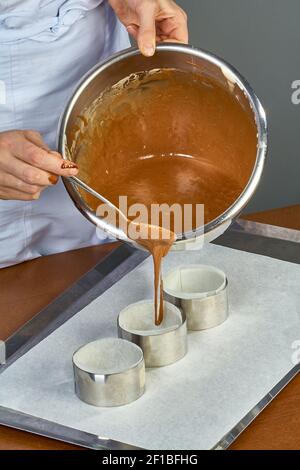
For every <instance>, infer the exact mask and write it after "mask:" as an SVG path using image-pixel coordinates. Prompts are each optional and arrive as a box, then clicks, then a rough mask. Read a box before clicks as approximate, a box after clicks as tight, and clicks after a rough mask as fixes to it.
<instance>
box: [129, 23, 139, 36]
mask: <svg viewBox="0 0 300 470" xmlns="http://www.w3.org/2000/svg"><path fill="white" fill-rule="evenodd" d="M126 29H127V31H128V33H129V34H130V36H132V37H133V39H135V40H137V37H138V31H139V27H138V26H137V25H136V24H129V25H128V26H127V28H126Z"/></svg>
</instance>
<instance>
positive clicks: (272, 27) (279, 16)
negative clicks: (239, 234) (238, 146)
mask: <svg viewBox="0 0 300 470" xmlns="http://www.w3.org/2000/svg"><path fill="white" fill-rule="evenodd" d="M177 3H179V4H180V5H181V6H182V7H183V8H184V9H185V10H186V11H187V13H188V14H189V27H190V44H193V45H194V46H198V47H202V48H203V49H207V50H209V51H211V52H214V53H216V54H217V55H219V56H221V57H222V58H224V59H225V60H227V61H228V62H230V63H231V64H232V65H234V66H235V67H236V68H237V69H238V70H239V71H240V72H241V73H242V74H243V75H244V76H245V78H247V80H248V81H249V82H250V84H251V85H252V87H253V88H254V90H255V92H256V94H257V95H258V97H259V98H260V99H261V101H262V103H263V105H264V107H265V109H266V111H267V115H268V123H269V153H268V159H267V165H266V169H265V173H264V176H263V180H262V182H261V184H260V186H259V189H258V190H257V193H256V194H255V196H254V198H253V200H252V201H251V203H250V204H249V205H248V206H247V209H246V211H245V212H249V211H254V210H263V209H270V208H274V207H283V206H286V205H292V204H298V203H300V184H299V174H300V155H299V149H300V145H299V137H298V136H299V130H300V125H299V124H300V122H299V121H300V105H293V104H292V102H291V95H292V91H293V90H292V88H291V84H292V82H293V81H294V80H299V79H300V1H299V0H178V2H177Z"/></svg>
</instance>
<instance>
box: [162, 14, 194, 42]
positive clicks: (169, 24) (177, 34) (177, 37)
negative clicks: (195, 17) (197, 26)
mask: <svg viewBox="0 0 300 470" xmlns="http://www.w3.org/2000/svg"><path fill="white" fill-rule="evenodd" d="M156 29H157V32H156V34H157V35H158V36H160V37H161V38H162V39H163V40H166V41H167V40H169V41H170V42H175V41H176V42H180V43H185V44H187V43H188V40H189V35H188V21H187V15H186V13H185V12H184V11H183V10H182V9H181V8H179V7H178V6H177V5H176V8H175V10H174V12H173V13H172V14H171V15H170V16H165V17H164V18H162V19H161V20H159V21H157V28H156Z"/></svg>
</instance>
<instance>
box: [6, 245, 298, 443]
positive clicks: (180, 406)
mask: <svg viewBox="0 0 300 470" xmlns="http://www.w3.org/2000/svg"><path fill="white" fill-rule="evenodd" d="M198 262H199V263H204V264H212V265H214V266H217V267H219V268H221V269H223V270H224V271H225V272H226V274H227V276H228V280H229V305H230V316H229V319H228V320H227V321H226V322H225V323H224V324H223V325H220V326H218V327H217V328H214V329H212V330H206V331H203V332H193V333H189V337H188V343H189V351H188V354H187V356H186V357H185V358H184V359H182V360H181V361H179V362H178V363H176V364H173V365H170V366H168V367H164V368H160V369H151V370H149V369H148V371H147V374H146V392H145V394H144V396H143V397H141V398H140V399H139V400H137V401H136V402H134V403H132V404H129V405H126V406H123V407H118V408H96V407H93V406H90V405H86V404H85V403H83V402H81V401H80V400H79V399H78V398H77V397H76V396H75V394H74V391H73V372H72V354H73V352H74V351H75V350H76V349H77V348H78V347H79V346H81V345H82V344H84V343H87V342H89V341H93V340H95V339H97V338H100V337H106V336H116V335H117V328H116V319H117V315H118V313H119V312H120V310H121V309H123V308H124V307H125V306H126V305H128V304H129V303H132V302H135V301H138V300H142V299H145V298H151V297H152V292H153V290H152V277H153V272H152V264H151V260H150V259H147V260H146V261H145V262H144V263H142V264H141V265H140V266H138V267H137V268H136V269H135V270H134V271H133V272H131V273H129V274H128V275H126V276H125V277H124V278H123V279H122V280H121V281H119V282H118V283H117V284H116V285H115V286H113V287H112V288H110V289H109V290H108V291H106V292H105V293H104V294H103V295H102V296H100V297H99V298H98V299H96V300H95V301H93V302H92V303H91V304H90V305H88V306H87V307H86V308H84V309H83V310H82V311H80V312H79V313H78V314H77V315H76V316H75V317H73V318H72V319H71V320H69V321H68V322H67V323H66V324H64V325H63V326H61V327H60V328H59V329H58V330H56V331H55V332H54V333H52V334H51V335H50V336H49V337H48V338H46V339H45V340H44V341H42V342H41V343H40V344H39V345H37V346H36V347H35V348H34V349H32V350H31V351H29V352H28V353H27V354H26V355H25V356H23V357H22V358H20V359H19V360H18V361H17V362H15V363H14V364H13V365H11V366H10V367H9V368H8V369H7V370H6V371H4V373H3V374H1V375H0V405H2V406H6V407H9V408H12V409H15V410H19V411H22V412H25V413H29V414H31V415H33V416H35V417H40V418H44V419H47V420H50V421H54V422H57V423H60V424H63V425H66V426H70V427H73V428H76V429H80V430H82V431H87V432H90V433H93V434H97V435H99V436H105V437H106V438H110V439H115V440H118V441H122V442H125V443H129V444H133V445H135V446H140V447H144V448H148V449H209V448H211V447H213V446H214V445H215V444H216V443H217V442H218V441H219V440H220V439H221V438H222V437H223V436H224V435H225V434H226V433H227V432H228V431H230V429H231V428H232V427H233V426H235V425H236V424H237V422H238V421H239V420H240V419H241V418H242V417H243V416H244V415H245V414H246V413H247V412H248V411H249V410H250V409H251V408H252V407H253V406H255V405H256V404H257V403H258V402H259V400H260V399H261V398H262V397H263V396H264V395H265V394H267V393H268V392H269V391H270V389H271V388H272V387H273V386H274V385H276V383H278V382H279V380H280V379H281V378H282V377H283V376H284V375H285V374H287V372H288V371H289V370H290V369H291V368H292V367H293V363H292V354H293V349H292V344H293V342H294V341H295V340H299V339H300V289H299V286H300V266H299V265H296V264H293V263H287V262H282V261H278V260H274V259H271V258H268V257H264V256H259V255H255V254H249V253H244V252H241V251H237V250H233V249H229V248H224V247H219V246H215V245H209V246H207V247H206V248H205V250H202V251H200V252H187V253H171V254H170V255H168V257H167V259H166V260H165V263H164V271H165V272H166V271H168V270H169V269H172V268H174V267H176V266H177V265H179V264H185V263H187V264H188V263H192V264H195V263H198ZM8 314H9V313H8Z"/></svg>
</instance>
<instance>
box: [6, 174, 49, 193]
mask: <svg viewBox="0 0 300 470" xmlns="http://www.w3.org/2000/svg"><path fill="white" fill-rule="evenodd" d="M0 186H1V187H4V188H6V189H10V190H17V191H21V192H22V193H27V194H31V195H32V194H36V193H40V192H41V191H42V190H43V189H45V187H46V186H39V185H33V184H28V183H25V182H24V181H23V180H21V179H19V178H17V177H16V176H14V175H10V174H9V173H1V174H0Z"/></svg>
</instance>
